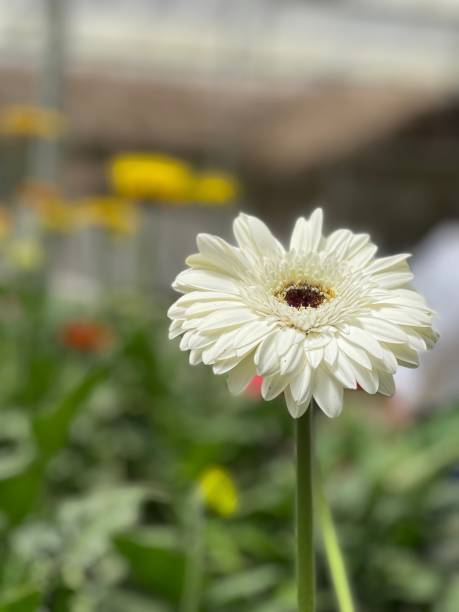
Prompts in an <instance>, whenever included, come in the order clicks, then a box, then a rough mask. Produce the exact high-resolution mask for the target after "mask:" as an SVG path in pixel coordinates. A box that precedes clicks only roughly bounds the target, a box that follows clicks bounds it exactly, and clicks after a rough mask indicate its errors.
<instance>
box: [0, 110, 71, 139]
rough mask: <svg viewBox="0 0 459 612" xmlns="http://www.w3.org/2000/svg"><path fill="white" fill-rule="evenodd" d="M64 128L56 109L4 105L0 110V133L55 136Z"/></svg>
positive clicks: (40, 136)
mask: <svg viewBox="0 0 459 612" xmlns="http://www.w3.org/2000/svg"><path fill="white" fill-rule="evenodd" d="M64 129H65V120H64V117H63V115H62V113H60V112H59V111H57V110H54V109H51V108H45V107H40V106H6V107H5V108H3V109H2V110H1V111H0V133H2V134H6V135H7V136H20V137H28V136H30V137H34V136H35V137H37V138H56V137H58V136H61V134H62V133H63V132H64Z"/></svg>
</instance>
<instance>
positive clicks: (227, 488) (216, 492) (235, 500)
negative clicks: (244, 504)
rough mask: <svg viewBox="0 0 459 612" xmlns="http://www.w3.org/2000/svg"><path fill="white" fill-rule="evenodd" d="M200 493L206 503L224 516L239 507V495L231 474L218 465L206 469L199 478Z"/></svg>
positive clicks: (227, 515)
mask: <svg viewBox="0 0 459 612" xmlns="http://www.w3.org/2000/svg"><path fill="white" fill-rule="evenodd" d="M199 493H200V495H201V497H202V499H203V500H204V502H205V503H206V505H207V506H208V507H209V508H211V509H212V510H214V511H215V512H216V513H217V514H220V515H221V516H223V517H230V516H232V515H233V514H234V513H235V512H236V511H237V509H238V507H239V495H238V491H237V488H236V484H235V482H234V480H233V478H232V476H231V474H230V473H229V472H228V471H227V470H225V469H223V468H221V467H218V466H215V467H211V468H209V469H208V470H206V471H205V472H204V473H203V474H202V476H201V478H200V480H199Z"/></svg>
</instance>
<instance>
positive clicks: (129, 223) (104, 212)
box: [75, 196, 139, 234]
mask: <svg viewBox="0 0 459 612" xmlns="http://www.w3.org/2000/svg"><path fill="white" fill-rule="evenodd" d="M75 215H76V219H77V224H78V225H79V226H80V227H90V226H94V227H101V228H104V229H108V230H111V231H113V232H118V233H120V234H134V233H135V232H136V231H137V229H138V225H139V221H138V214H137V210H136V209H135V207H134V206H133V205H132V203H130V202H128V201H127V200H123V199H121V198H117V197H113V196H94V197H90V198H85V199H84V200H82V202H80V203H79V204H77V205H76V207H75Z"/></svg>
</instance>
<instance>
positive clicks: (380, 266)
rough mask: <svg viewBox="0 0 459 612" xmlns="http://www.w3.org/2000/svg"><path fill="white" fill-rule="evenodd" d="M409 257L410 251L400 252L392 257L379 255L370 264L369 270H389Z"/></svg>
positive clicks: (374, 272) (374, 271) (372, 272)
mask: <svg viewBox="0 0 459 612" xmlns="http://www.w3.org/2000/svg"><path fill="white" fill-rule="evenodd" d="M409 257H411V255H410V254H409V253H400V255H391V256H390V257H378V258H377V259H375V260H374V261H372V262H371V264H369V266H368V268H367V272H370V274H376V273H377V272H383V271H385V270H389V269H391V268H393V267H394V266H397V265H398V264H400V263H402V262H406V260H407V259H408V258H409Z"/></svg>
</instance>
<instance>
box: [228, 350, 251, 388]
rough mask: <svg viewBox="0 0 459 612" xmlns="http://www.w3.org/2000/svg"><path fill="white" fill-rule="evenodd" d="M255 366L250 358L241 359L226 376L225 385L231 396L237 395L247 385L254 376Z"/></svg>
mask: <svg viewBox="0 0 459 612" xmlns="http://www.w3.org/2000/svg"><path fill="white" fill-rule="evenodd" d="M256 373H257V372H256V369H255V365H254V363H253V359H252V356H251V355H250V356H248V357H246V358H245V359H243V360H242V361H241V362H240V363H239V364H238V365H237V366H236V367H235V368H233V369H232V370H231V372H230V373H229V375H228V379H227V383H228V389H229V392H230V393H231V394H232V395H239V394H240V393H242V391H244V389H245V388H246V387H247V386H248V385H249V383H250V381H251V380H252V378H253V377H254V376H255V375H256Z"/></svg>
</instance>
